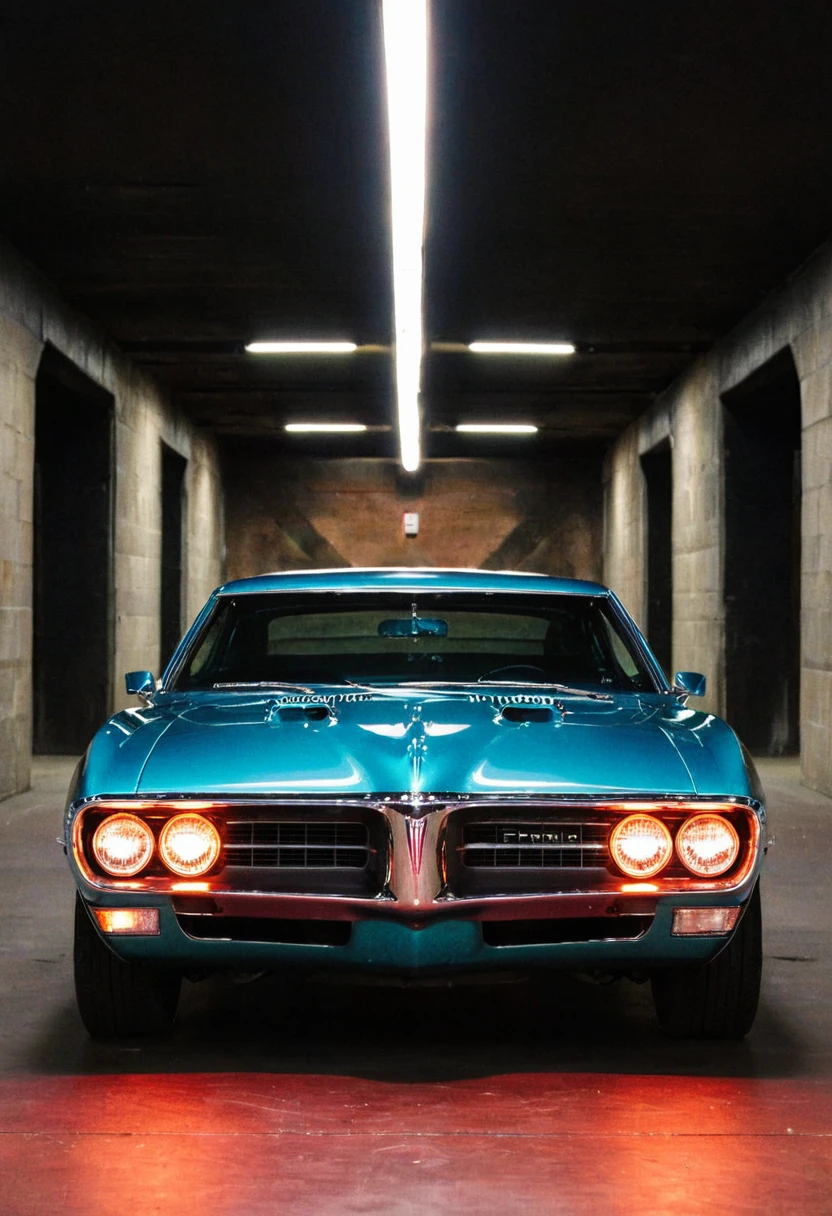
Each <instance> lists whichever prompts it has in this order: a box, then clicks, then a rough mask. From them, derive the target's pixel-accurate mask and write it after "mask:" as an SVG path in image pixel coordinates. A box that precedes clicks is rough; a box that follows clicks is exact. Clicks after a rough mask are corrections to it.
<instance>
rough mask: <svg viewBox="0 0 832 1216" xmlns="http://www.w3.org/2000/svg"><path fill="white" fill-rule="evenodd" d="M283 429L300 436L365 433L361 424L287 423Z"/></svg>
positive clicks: (364, 427) (364, 428)
mask: <svg viewBox="0 0 832 1216" xmlns="http://www.w3.org/2000/svg"><path fill="white" fill-rule="evenodd" d="M283 429H284V430H285V431H291V432H292V433H293V434H295V435H301V434H312V433H313V432H317V433H319V434H326V433H328V432H335V431H366V429H367V428H366V426H365V425H364V423H363V422H287V423H286V426H285V427H284V428H283Z"/></svg>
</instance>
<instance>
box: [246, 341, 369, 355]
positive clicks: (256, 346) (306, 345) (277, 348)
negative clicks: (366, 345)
mask: <svg viewBox="0 0 832 1216" xmlns="http://www.w3.org/2000/svg"><path fill="white" fill-rule="evenodd" d="M356 349H357V347H356V345H355V343H354V342H249V343H248V344H247V346H246V350H247V351H248V353H249V354H250V355H348V354H350V353H351V352H352V351H354V350H356Z"/></svg>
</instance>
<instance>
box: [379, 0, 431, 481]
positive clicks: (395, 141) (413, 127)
mask: <svg viewBox="0 0 832 1216" xmlns="http://www.w3.org/2000/svg"><path fill="white" fill-rule="evenodd" d="M383 14H384V58H385V65H386V69H387V73H386V74H387V126H388V138H389V141H390V199H391V218H392V229H393V303H394V310H395V330H396V410H397V415H398V423H399V444H400V447H401V461H402V465H403V467H404V468H405V469H407V470H408V472H411V473H412V472H415V471H416V469H418V467H419V463H420V460H421V452H420V436H419V389H420V387H421V377H422V346H423V337H422V294H423V286H422V280H423V264H422V244H423V241H424V234H425V129H426V113H427V54H428V51H427V42H428V29H427V4H426V0H384V7H383Z"/></svg>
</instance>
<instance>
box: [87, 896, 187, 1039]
mask: <svg viewBox="0 0 832 1216" xmlns="http://www.w3.org/2000/svg"><path fill="white" fill-rule="evenodd" d="M181 985H182V977H181V975H180V974H179V972H177V971H168V970H166V969H165V968H163V967H152V966H147V965H146V964H143V963H126V962H124V961H123V960H122V959H120V958H117V957H116V955H115V954H113V952H112V950H111V949H110V948H109V946H107V944H106V943H105V942H104V941H102V939H101V937H100V936H99V934H98V931H97V929H96V928H95V926H94V925H93V923H92V920H91V919H90V914H89V912H88V911H87V908H86V905H85V904H84V901H83V900H82V899H81V896H80V895H77V894H76V896H75V998H76V1000H77V1002H78V1011H79V1013H80V1014H81V1020H82V1022H83V1023H84V1026H85V1027H86V1028H87V1030H88V1032H89V1033H90V1034H91V1035H92V1037H93V1038H94V1039H130V1038H158V1037H160V1036H161V1035H164V1034H167V1033H168V1031H169V1030H170V1029H171V1027H172V1026H173V1023H174V1020H175V1018H176V1007H177V1005H178V1003H179V989H180V987H181Z"/></svg>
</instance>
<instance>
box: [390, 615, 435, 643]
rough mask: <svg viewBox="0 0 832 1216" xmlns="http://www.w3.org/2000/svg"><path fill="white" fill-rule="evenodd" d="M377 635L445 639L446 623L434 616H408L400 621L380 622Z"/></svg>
mask: <svg viewBox="0 0 832 1216" xmlns="http://www.w3.org/2000/svg"><path fill="white" fill-rule="evenodd" d="M378 635H379V637H380V638H421V637H431V638H446V637H447V636H448V622H447V621H443V620H440V619H439V617H436V616H408V617H403V618H401V619H400V620H395V619H394V620H389V621H382V622H381V624H380V625H379V627H378Z"/></svg>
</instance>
